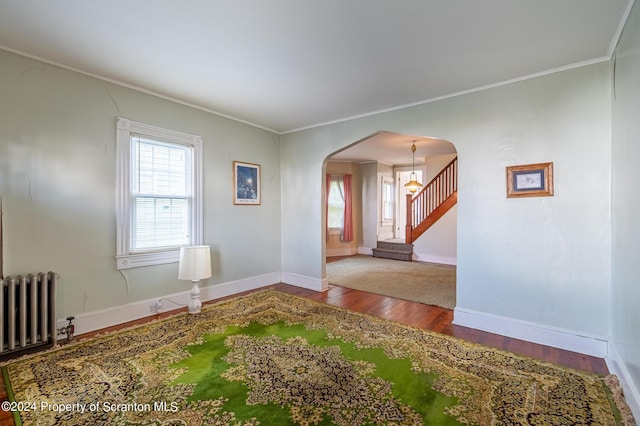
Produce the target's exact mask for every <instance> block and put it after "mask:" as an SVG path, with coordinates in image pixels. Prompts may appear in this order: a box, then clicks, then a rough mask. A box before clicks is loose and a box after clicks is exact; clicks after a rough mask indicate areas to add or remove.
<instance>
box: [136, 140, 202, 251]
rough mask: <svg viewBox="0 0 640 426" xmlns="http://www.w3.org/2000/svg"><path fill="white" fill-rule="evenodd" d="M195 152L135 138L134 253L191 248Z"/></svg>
mask: <svg viewBox="0 0 640 426" xmlns="http://www.w3.org/2000/svg"><path fill="white" fill-rule="evenodd" d="M192 150H193V148H192V147H190V146H185V145H178V144H168V143H162V142H160V141H154V140H151V139H148V138H144V137H141V136H138V135H135V136H132V138H131V158H132V161H131V166H132V167H131V168H132V170H131V176H132V179H131V182H132V188H131V195H132V203H131V207H132V208H131V223H132V226H131V252H132V253H137V252H143V251H148V250H162V249H165V248H172V247H180V246H182V245H188V244H189V241H190V229H191V223H190V216H191V215H190V206H191V205H192V202H191V199H192V185H191V167H190V165H191V158H192Z"/></svg>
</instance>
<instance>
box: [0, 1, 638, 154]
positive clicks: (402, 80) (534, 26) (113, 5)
mask: <svg viewBox="0 0 640 426" xmlns="http://www.w3.org/2000/svg"><path fill="white" fill-rule="evenodd" d="M633 1H634V0H562V1H560V0H400V1H392V0H180V1H178V0H109V1H87V0H0V48H2V49H5V50H9V51H12V52H17V53H21V54H24V55H26V56H29V57H34V58H37V59H40V60H44V61H45V62H49V63H52V64H56V65H60V66H63V67H65V68H69V69H72V70H77V71H80V72H83V73H86V74H89V75H93V76H96V77H99V78H102V79H105V80H109V81H115V82H117V83H120V84H124V85H126V86H129V87H133V88H136V89H140V90H143V91H146V92H149V93H152V94H156V95H159V96H162V97H165V98H168V99H172V100H176V101H179V102H182V103H185V104H188V105H192V106H195V107H197V108H201V109H204V110H206V111H211V112H214V113H217V114H221V115H223V116H226V117H230V118H233V119H236V120H239V121H242V122H246V123H249V124H252V125H255V126H258V127H261V128H264V129H268V130H272V131H274V132H276V133H287V132H291V131H293V130H297V129H303V128H308V127H313V126H317V125H320V124H325V123H331V122H336V121H341V120H345V119H349V118H353V117H358V116H364V115H369V114H372V113H375V112H380V111H385V110H391V109H396V108H401V107H404V106H408V105H414V104H419V103H423V102H428V101H430V100H434V99H438V98H443V97H447V96H453V95H455V94H459V93H464V92H468V91H473V90H477V89H479V88H483V87H487V86H492V85H498V84H502V83H505V82H508V81H514V80H518V79H523V78H527V77H529V76H533V75H539V74H544V73H548V72H553V71H556V70H559V69H564V68H570V67H575V66H580V65H585V64H589V63H595V62H599V61H604V60H608V59H610V57H611V54H612V51H613V49H614V47H615V44H616V42H617V40H618V36H619V32H620V30H621V28H622V25H623V24H624V20H625V19H626V16H627V14H628V11H629V10H630V7H631V5H632V3H633ZM414 139H417V140H418V142H417V143H416V145H417V146H418V150H417V151H416V156H417V158H421V157H424V156H426V155H434V153H445V151H447V150H448V151H449V152H451V151H452V148H453V147H452V145H450V144H447V143H446V142H444V141H438V140H432V139H428V138H416V137H413V136H410V135H394V134H389V133H384V132H383V133H379V134H376V135H373V137H372V138H370V139H367V141H366V143H362V144H360V145H357V146H354V147H353V148H351V149H348V150H346V151H343V152H342V153H340V154H339V155H337V156H336V157H335V158H336V159H340V160H351V161H364V160H370V159H377V160H382V161H385V162H388V163H390V164H403V163H407V162H410V161H411V154H410V152H411V151H410V146H411V143H412V140H414ZM436 155H437V154H436Z"/></svg>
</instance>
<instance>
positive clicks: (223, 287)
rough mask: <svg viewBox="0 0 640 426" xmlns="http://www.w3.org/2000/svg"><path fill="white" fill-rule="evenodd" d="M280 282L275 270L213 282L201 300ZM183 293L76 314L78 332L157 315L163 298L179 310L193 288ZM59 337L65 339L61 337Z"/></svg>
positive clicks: (166, 306) (168, 307)
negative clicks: (232, 279)
mask: <svg viewBox="0 0 640 426" xmlns="http://www.w3.org/2000/svg"><path fill="white" fill-rule="evenodd" d="M279 282H280V273H279V272H273V273H269V274H264V275H258V276H255V277H249V278H244V279H241V280H235V281H229V282H226V283H221V284H213V285H210V286H205V287H201V288H200V300H201V301H203V302H206V301H208V300H213V299H218V298H220V297H225V296H230V295H232V294H236V293H241V292H243V291H248V290H254V289H258V288H261V287H265V286H269V285H273V284H278V283H279ZM187 287H189V289H188V290H185V291H183V292H180V293H174V294H168V295H161V296H158V297H154V298H151V299H146V300H140V301H137V302H133V303H128V304H126V305H121V306H114V307H112V308H107V309H100V310H97V311H92V312H85V313H81V314H78V315H75V320H74V325H75V334H76V335H79V334H84V333H89V332H92V331H96V330H101V329H103V328H106V327H111V326H114V325H118V324H122V323H125V322H129V321H134V320H137V319H140V318H144V317H148V316H151V315H154V312H153V311H152V310H151V305H153V304H154V303H156V302H157V301H159V300H162V303H163V307H164V311H170V310H174V309H178V308H180V307H184V306H187V304H188V303H189V300H191V289H190V286H187ZM67 324H68V321H67V320H66V319H58V321H57V326H58V328H62V327H65V326H66V325H67ZM59 338H64V337H63V336H59Z"/></svg>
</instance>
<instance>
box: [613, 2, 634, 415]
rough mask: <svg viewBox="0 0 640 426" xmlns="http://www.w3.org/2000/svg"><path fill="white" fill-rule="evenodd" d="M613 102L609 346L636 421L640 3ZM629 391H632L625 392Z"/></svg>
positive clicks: (627, 32) (623, 48) (620, 54)
mask: <svg viewBox="0 0 640 426" xmlns="http://www.w3.org/2000/svg"><path fill="white" fill-rule="evenodd" d="M614 81H615V88H614V101H613V148H612V154H613V163H612V172H613V194H612V211H613V220H612V250H611V251H612V253H611V255H612V256H611V258H612V287H613V291H612V301H611V302H612V303H611V336H612V337H611V341H610V343H611V345H610V346H611V347H612V350H613V351H615V354H614V355H616V357H618V358H619V359H618V361H619V362H620V363H621V368H623V370H624V371H625V372H626V379H627V381H628V386H629V388H627V389H625V390H626V391H627V392H626V393H627V395H628V397H627V399H628V400H631V398H630V397H631V395H634V396H635V407H634V408H635V410H636V411H635V415H636V420H640V418H639V417H638V416H640V279H639V278H638V277H639V275H640V269H639V267H638V260H639V259H640V239H639V238H638V237H639V236H640V219H639V218H640V183H639V182H640V180H638V164H639V163H638V162H639V161H640V119H639V118H640V5H638V3H637V2H636V4H635V6H634V7H633V9H632V11H631V14H630V16H629V19H628V21H627V24H626V26H625V28H624V31H623V33H622V38H621V40H620V43H619V45H618V48H617V49H616V54H615V79H614ZM630 390H631V392H629V391H630Z"/></svg>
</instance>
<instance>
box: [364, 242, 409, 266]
mask: <svg viewBox="0 0 640 426" xmlns="http://www.w3.org/2000/svg"><path fill="white" fill-rule="evenodd" d="M372 251H373V257H381V258H384V259H394V260H406V261H409V262H410V261H411V260H412V257H413V244H404V243H394V242H389V241H378V247H376V248H374V249H372Z"/></svg>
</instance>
